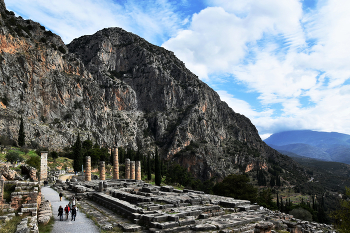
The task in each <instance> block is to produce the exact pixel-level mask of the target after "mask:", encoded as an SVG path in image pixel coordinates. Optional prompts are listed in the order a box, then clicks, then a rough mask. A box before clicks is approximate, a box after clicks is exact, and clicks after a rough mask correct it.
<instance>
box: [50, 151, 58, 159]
mask: <svg viewBox="0 0 350 233" xmlns="http://www.w3.org/2000/svg"><path fill="white" fill-rule="evenodd" d="M50 156H51V157H52V158H53V159H54V160H56V159H57V158H58V153H57V152H56V151H51V152H50Z"/></svg>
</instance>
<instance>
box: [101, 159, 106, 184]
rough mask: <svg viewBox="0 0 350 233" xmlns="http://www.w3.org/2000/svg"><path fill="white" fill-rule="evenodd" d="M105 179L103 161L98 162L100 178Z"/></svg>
mask: <svg viewBox="0 0 350 233" xmlns="http://www.w3.org/2000/svg"><path fill="white" fill-rule="evenodd" d="M105 179H106V167H105V161H101V162H100V180H105Z"/></svg>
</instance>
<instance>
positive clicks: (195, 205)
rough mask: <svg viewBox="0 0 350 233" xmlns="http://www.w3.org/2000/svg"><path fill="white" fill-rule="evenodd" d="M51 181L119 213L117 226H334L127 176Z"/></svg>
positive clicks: (266, 229)
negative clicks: (115, 178)
mask: <svg viewBox="0 0 350 233" xmlns="http://www.w3.org/2000/svg"><path fill="white" fill-rule="evenodd" d="M53 187H54V189H56V190H57V191H58V192H64V193H65V195H66V196H69V195H75V196H76V197H77V199H78V200H79V201H80V202H83V201H84V199H89V200H92V201H94V203H95V205H96V206H101V207H104V208H108V209H110V210H112V211H113V213H116V214H117V215H118V216H119V217H118V216H116V218H117V219H118V220H116V221H117V222H116V223H115V224H117V225H119V226H120V227H121V228H122V230H123V232H127V231H129V232H132V231H133V232H136V231H138V232H140V231H146V230H147V231H148V232H202V231H216V232H225V233H226V232H233V233H238V232H245V233H270V232H272V230H274V231H280V230H281V231H286V230H287V231H289V232H291V233H307V232H308V233H315V232H317V233H322V232H327V233H329V232H334V229H333V228H332V227H331V226H329V225H325V224H319V223H314V222H307V221H301V220H298V219H295V218H293V216H291V215H288V214H284V213H281V212H278V211H271V210H268V209H265V208H263V207H260V206H258V205H254V204H251V203H250V202H249V201H246V200H238V199H234V198H229V197H222V196H216V195H209V194H205V193H204V192H201V191H194V190H189V189H184V190H177V189H174V188H173V187H172V186H161V187H160V186H154V185H151V184H148V183H145V182H143V181H136V180H131V179H128V180H127V179H120V180H114V179H113V180H106V181H99V180H92V181H85V182H80V181H76V179H72V180H71V181H67V182H65V183H64V182H63V181H57V182H56V184H54V185H53ZM91 214H92V213H91ZM120 215H121V216H123V218H124V219H125V221H123V220H121V218H120ZM112 218H113V217H112ZM129 220H131V221H132V223H130V222H129ZM103 227H104V226H102V228H103Z"/></svg>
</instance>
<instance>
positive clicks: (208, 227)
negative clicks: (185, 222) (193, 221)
mask: <svg viewBox="0 0 350 233" xmlns="http://www.w3.org/2000/svg"><path fill="white" fill-rule="evenodd" d="M191 229H192V230H193V231H212V230H216V226H215V225H212V224H198V225H196V226H193V227H191Z"/></svg>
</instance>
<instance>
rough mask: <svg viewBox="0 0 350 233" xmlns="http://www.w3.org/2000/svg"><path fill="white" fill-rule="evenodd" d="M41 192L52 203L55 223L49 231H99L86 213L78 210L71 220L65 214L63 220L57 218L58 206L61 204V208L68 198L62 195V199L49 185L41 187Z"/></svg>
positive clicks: (89, 232) (54, 232) (66, 232)
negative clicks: (74, 217) (73, 219)
mask: <svg viewBox="0 0 350 233" xmlns="http://www.w3.org/2000/svg"><path fill="white" fill-rule="evenodd" d="M41 192H42V194H44V196H45V199H46V200H50V202H51V205H52V211H53V216H54V218H55V223H54V226H53V229H52V231H51V233H77V232H83V233H98V232H100V231H99V229H98V227H97V226H96V225H95V224H94V222H93V221H92V220H91V219H89V218H87V217H86V215H85V214H84V213H82V212H80V211H79V210H78V212H77V215H76V219H75V221H71V216H70V215H69V217H68V220H66V216H65V215H64V216H63V219H64V220H63V221H60V220H59V217H58V216H57V213H58V208H59V206H60V205H61V206H62V207H63V208H64V207H65V206H66V205H67V204H68V200H67V199H66V198H64V197H62V201H60V198H59V196H58V193H57V192H56V191H55V190H53V189H52V188H50V187H42V188H41Z"/></svg>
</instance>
